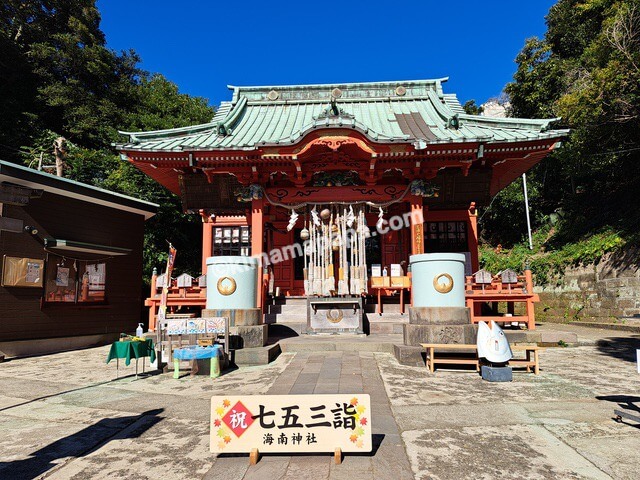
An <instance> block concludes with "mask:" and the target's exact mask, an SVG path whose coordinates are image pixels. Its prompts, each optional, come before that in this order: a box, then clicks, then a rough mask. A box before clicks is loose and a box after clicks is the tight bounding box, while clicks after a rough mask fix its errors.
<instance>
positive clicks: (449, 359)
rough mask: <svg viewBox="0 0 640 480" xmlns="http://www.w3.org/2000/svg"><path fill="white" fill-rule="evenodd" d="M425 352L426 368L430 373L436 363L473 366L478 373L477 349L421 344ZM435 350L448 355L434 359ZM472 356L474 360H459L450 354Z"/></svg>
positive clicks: (456, 345) (462, 346)
mask: <svg viewBox="0 0 640 480" xmlns="http://www.w3.org/2000/svg"><path fill="white" fill-rule="evenodd" d="M420 345H421V346H422V347H423V348H425V349H426V350H427V361H426V366H427V368H428V369H429V371H430V372H431V373H433V372H434V371H435V364H436V363H448V364H453V365H475V366H476V371H478V372H479V371H480V361H479V360H478V347H477V346H476V345H471V344H463V343H421V344H420ZM436 350H439V351H441V352H442V351H443V350H444V351H447V352H449V355H447V356H445V357H438V358H436ZM454 351H455V353H465V354H471V353H472V354H474V358H460V357H459V356H458V357H454V356H452V353H454Z"/></svg>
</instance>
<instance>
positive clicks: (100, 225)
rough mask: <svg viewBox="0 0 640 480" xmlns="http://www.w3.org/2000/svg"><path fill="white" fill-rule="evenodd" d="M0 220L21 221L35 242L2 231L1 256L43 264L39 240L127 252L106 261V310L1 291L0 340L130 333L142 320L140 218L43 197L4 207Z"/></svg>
mask: <svg viewBox="0 0 640 480" xmlns="http://www.w3.org/2000/svg"><path fill="white" fill-rule="evenodd" d="M4 215H5V216H8V217H14V218H20V219H22V220H24V223H25V225H30V226H35V227H37V228H38V230H39V232H38V235H37V238H36V237H33V236H31V235H29V234H27V233H20V234H19V233H10V232H1V233H0V254H2V255H9V256H16V257H32V258H42V259H45V258H46V252H45V251H44V245H43V240H42V239H44V238H58V239H65V240H74V241H81V242H87V243H94V244H99V245H108V246H114V247H122V248H129V249H131V250H132V252H131V254H129V255H125V256H121V257H114V258H111V259H109V260H107V261H106V263H107V283H106V297H107V304H106V305H77V304H68V305H52V304H44V305H42V303H41V299H42V296H43V289H42V288H5V287H0V341H11V340H29V339H36V338H55V337H65V336H73V335H91V334H103V333H120V332H132V331H134V330H135V328H136V325H137V323H138V322H139V321H141V320H140V313H141V302H142V298H141V297H142V292H141V285H142V245H143V233H144V218H143V217H142V216H141V215H137V214H133V213H128V212H123V211H120V210H115V209H112V208H108V207H104V206H101V205H94V204H90V203H88V202H83V201H79V200H74V199H70V198H67V197H62V196H59V195H55V194H50V193H46V192H45V194H44V195H43V196H42V198H40V199H32V200H31V202H30V203H29V205H27V206H26V207H16V206H8V205H5V206H4ZM69 255H70V256H74V254H73V253H71V252H70V253H69ZM0 268H2V267H1V265H0ZM45 268H46V266H45Z"/></svg>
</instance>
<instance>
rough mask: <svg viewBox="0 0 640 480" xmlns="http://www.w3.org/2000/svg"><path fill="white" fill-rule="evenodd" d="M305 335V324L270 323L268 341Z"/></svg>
mask: <svg viewBox="0 0 640 480" xmlns="http://www.w3.org/2000/svg"><path fill="white" fill-rule="evenodd" d="M306 333H307V322H304V323H302V322H291V323H272V324H270V325H269V339H279V338H289V337H297V336H299V335H305V334H306Z"/></svg>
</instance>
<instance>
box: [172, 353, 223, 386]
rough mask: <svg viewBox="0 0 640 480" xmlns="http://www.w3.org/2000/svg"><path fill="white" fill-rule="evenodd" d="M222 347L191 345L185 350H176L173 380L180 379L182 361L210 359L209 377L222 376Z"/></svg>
mask: <svg viewBox="0 0 640 480" xmlns="http://www.w3.org/2000/svg"><path fill="white" fill-rule="evenodd" d="M221 355H222V346H221V345H213V346H210V347H200V346H197V345H190V346H188V347H184V348H176V349H175V350H174V351H173V378H180V360H193V361H197V360H203V359H207V358H208V359H209V361H210V364H209V377H210V378H218V377H219V376H220V356H221Z"/></svg>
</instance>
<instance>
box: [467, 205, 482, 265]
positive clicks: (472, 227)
mask: <svg viewBox="0 0 640 480" xmlns="http://www.w3.org/2000/svg"><path fill="white" fill-rule="evenodd" d="M468 242H469V252H471V268H472V270H473V271H474V272H477V271H478V270H480V263H479V259H478V212H477V210H476V202H471V205H469V232H468Z"/></svg>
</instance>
